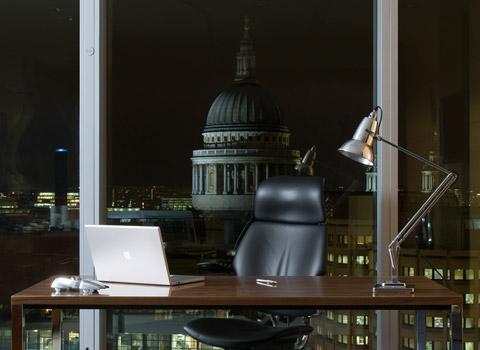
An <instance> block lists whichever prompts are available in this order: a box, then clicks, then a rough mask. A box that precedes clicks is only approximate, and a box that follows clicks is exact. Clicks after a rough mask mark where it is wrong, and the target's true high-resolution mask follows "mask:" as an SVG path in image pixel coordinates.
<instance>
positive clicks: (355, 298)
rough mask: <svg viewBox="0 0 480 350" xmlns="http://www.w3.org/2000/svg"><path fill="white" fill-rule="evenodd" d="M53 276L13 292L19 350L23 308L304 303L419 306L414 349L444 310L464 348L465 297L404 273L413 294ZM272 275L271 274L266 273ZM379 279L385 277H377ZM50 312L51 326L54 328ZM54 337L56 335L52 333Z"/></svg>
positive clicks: (456, 347)
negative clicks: (64, 285) (102, 283)
mask: <svg viewBox="0 0 480 350" xmlns="http://www.w3.org/2000/svg"><path fill="white" fill-rule="evenodd" d="M53 278H54V277H51V278H49V279H46V280H44V281H42V282H40V283H38V284H36V285H33V286H31V287H29V288H27V289H25V290H23V291H21V292H19V293H17V294H15V295H13V296H12V297H11V303H12V348H13V350H20V349H23V343H24V335H23V326H22V325H23V316H24V314H23V309H24V308H25V307H28V308H52V309H54V310H58V311H57V312H58V313H57V314H56V315H58V314H59V313H60V312H59V310H61V309H67V308H68V309H74V308H78V309H108V308H126V309H131V308H157V309H159V308H167V309H171V308H182V309H185V308H192V309H195V308H197V309H198V308H204V309H224V308H247V307H248V308H266V307H268V308H270V307H271V308H279V309H286V308H294V309H299V308H308V309H329V310H331V309H349V310H356V309H374V310H378V309H390V310H400V309H406V310H418V311H417V349H420V348H423V349H425V343H426V339H425V310H426V309H435V310H445V311H447V312H450V315H451V322H450V325H451V330H452V333H451V334H452V337H451V349H452V350H460V349H461V348H462V329H461V326H462V322H461V321H462V307H461V305H462V304H463V297H462V296H461V295H459V294H457V293H455V292H452V291H450V290H449V289H447V288H445V287H443V286H441V285H439V284H438V283H436V282H434V281H431V280H429V279H427V278H424V277H404V278H402V281H405V282H407V284H411V285H414V286H415V294H414V295H392V296H376V297H375V296H373V295H372V288H373V286H374V285H375V284H376V283H377V282H378V280H377V278H376V277H275V278H274V279H275V280H277V281H278V285H277V287H276V288H272V287H266V286H261V285H258V284H256V283H255V277H235V276H207V277H206V278H205V281H204V282H200V283H196V284H191V285H184V286H180V287H172V288H169V287H159V286H138V285H124V284H116V283H110V284H109V285H110V288H109V289H106V290H102V291H101V292H100V293H99V294H92V295H80V294H79V293H78V292H69V293H67V292H62V293H57V294H56V293H55V292H54V291H53V289H52V288H51V287H50V285H51V283H52V281H53ZM270 278H271V277H270ZM379 280H383V279H379ZM56 319H59V318H58V317H57V316H56V317H53V320H52V323H54V324H53V327H54V328H57V327H58V324H57V323H58V320H56ZM52 337H54V335H53V334H52Z"/></svg>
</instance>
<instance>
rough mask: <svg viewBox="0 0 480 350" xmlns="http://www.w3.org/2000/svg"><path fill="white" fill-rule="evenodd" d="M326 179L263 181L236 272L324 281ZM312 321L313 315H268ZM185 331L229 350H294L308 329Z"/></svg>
mask: <svg viewBox="0 0 480 350" xmlns="http://www.w3.org/2000/svg"><path fill="white" fill-rule="evenodd" d="M323 183H324V179H323V178H321V177H315V176H314V177H303V176H301V177H300V176H298V177H288V176H277V177H272V178H270V179H267V180H265V181H263V182H262V183H261V184H260V186H259V187H258V189H257V193H256V195H255V208H254V216H255V219H254V221H253V222H252V224H251V225H250V226H249V228H248V230H247V231H246V233H245V235H244V237H243V239H242V240H241V241H240V244H239V246H238V249H237V252H236V255H235V258H234V260H233V268H234V270H235V272H236V274H237V275H243V276H320V275H323V274H324V273H325V267H326V246H327V229H326V226H325V225H324V222H325V211H324V197H323ZM268 312H271V313H275V314H282V313H285V314H287V315H290V316H302V317H305V316H308V314H310V313H312V312H313V310H308V311H305V310H298V311H295V310H284V311H282V310H268ZM184 329H185V331H186V332H187V333H188V334H189V335H190V336H192V337H193V338H195V339H197V340H198V341H200V342H203V343H205V344H208V345H212V346H217V347H221V348H224V349H232V350H239V349H252V348H255V349H292V348H293V347H294V345H295V343H296V341H297V338H299V337H303V336H305V335H308V334H309V333H311V332H312V330H313V328H312V327H311V326H310V325H308V324H306V325H299V326H289V327H271V326H268V325H264V324H261V323H257V322H252V321H245V320H241V319H220V318H200V319H197V320H194V321H191V322H189V323H188V324H186V325H185V327H184Z"/></svg>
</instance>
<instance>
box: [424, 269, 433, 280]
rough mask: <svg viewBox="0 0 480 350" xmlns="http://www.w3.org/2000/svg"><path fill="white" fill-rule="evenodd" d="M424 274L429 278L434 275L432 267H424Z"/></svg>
mask: <svg viewBox="0 0 480 350" xmlns="http://www.w3.org/2000/svg"><path fill="white" fill-rule="evenodd" d="M423 275H424V276H425V277H427V278H429V279H432V277H433V270H432V269H423Z"/></svg>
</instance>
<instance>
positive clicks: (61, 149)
mask: <svg viewBox="0 0 480 350" xmlns="http://www.w3.org/2000/svg"><path fill="white" fill-rule="evenodd" d="M67 151H68V150H67V149H66V148H57V149H56V150H55V152H67Z"/></svg>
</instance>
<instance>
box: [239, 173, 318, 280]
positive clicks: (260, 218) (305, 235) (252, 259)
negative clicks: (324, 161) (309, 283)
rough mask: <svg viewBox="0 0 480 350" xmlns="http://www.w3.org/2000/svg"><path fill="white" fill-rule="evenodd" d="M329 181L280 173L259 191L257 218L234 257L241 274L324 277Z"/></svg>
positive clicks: (264, 183)
mask: <svg viewBox="0 0 480 350" xmlns="http://www.w3.org/2000/svg"><path fill="white" fill-rule="evenodd" d="M323 185H324V179H323V178H322V177H318V176H276V177H272V178H269V179H267V180H265V181H263V182H262V183H261V184H260V185H259V187H258V189H257V193H256V195H255V209H254V216H255V220H254V221H253V222H252V224H251V225H250V226H249V228H248V229H247V231H246V232H245V235H244V237H243V239H242V240H241V241H240V244H239V245H238V249H237V252H236V255H235V258H234V260H233V268H234V270H235V272H236V273H237V275H250V276H320V275H323V274H324V273H325V267H326V249H327V228H326V225H325V224H324V223H325V209H324V196H323Z"/></svg>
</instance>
